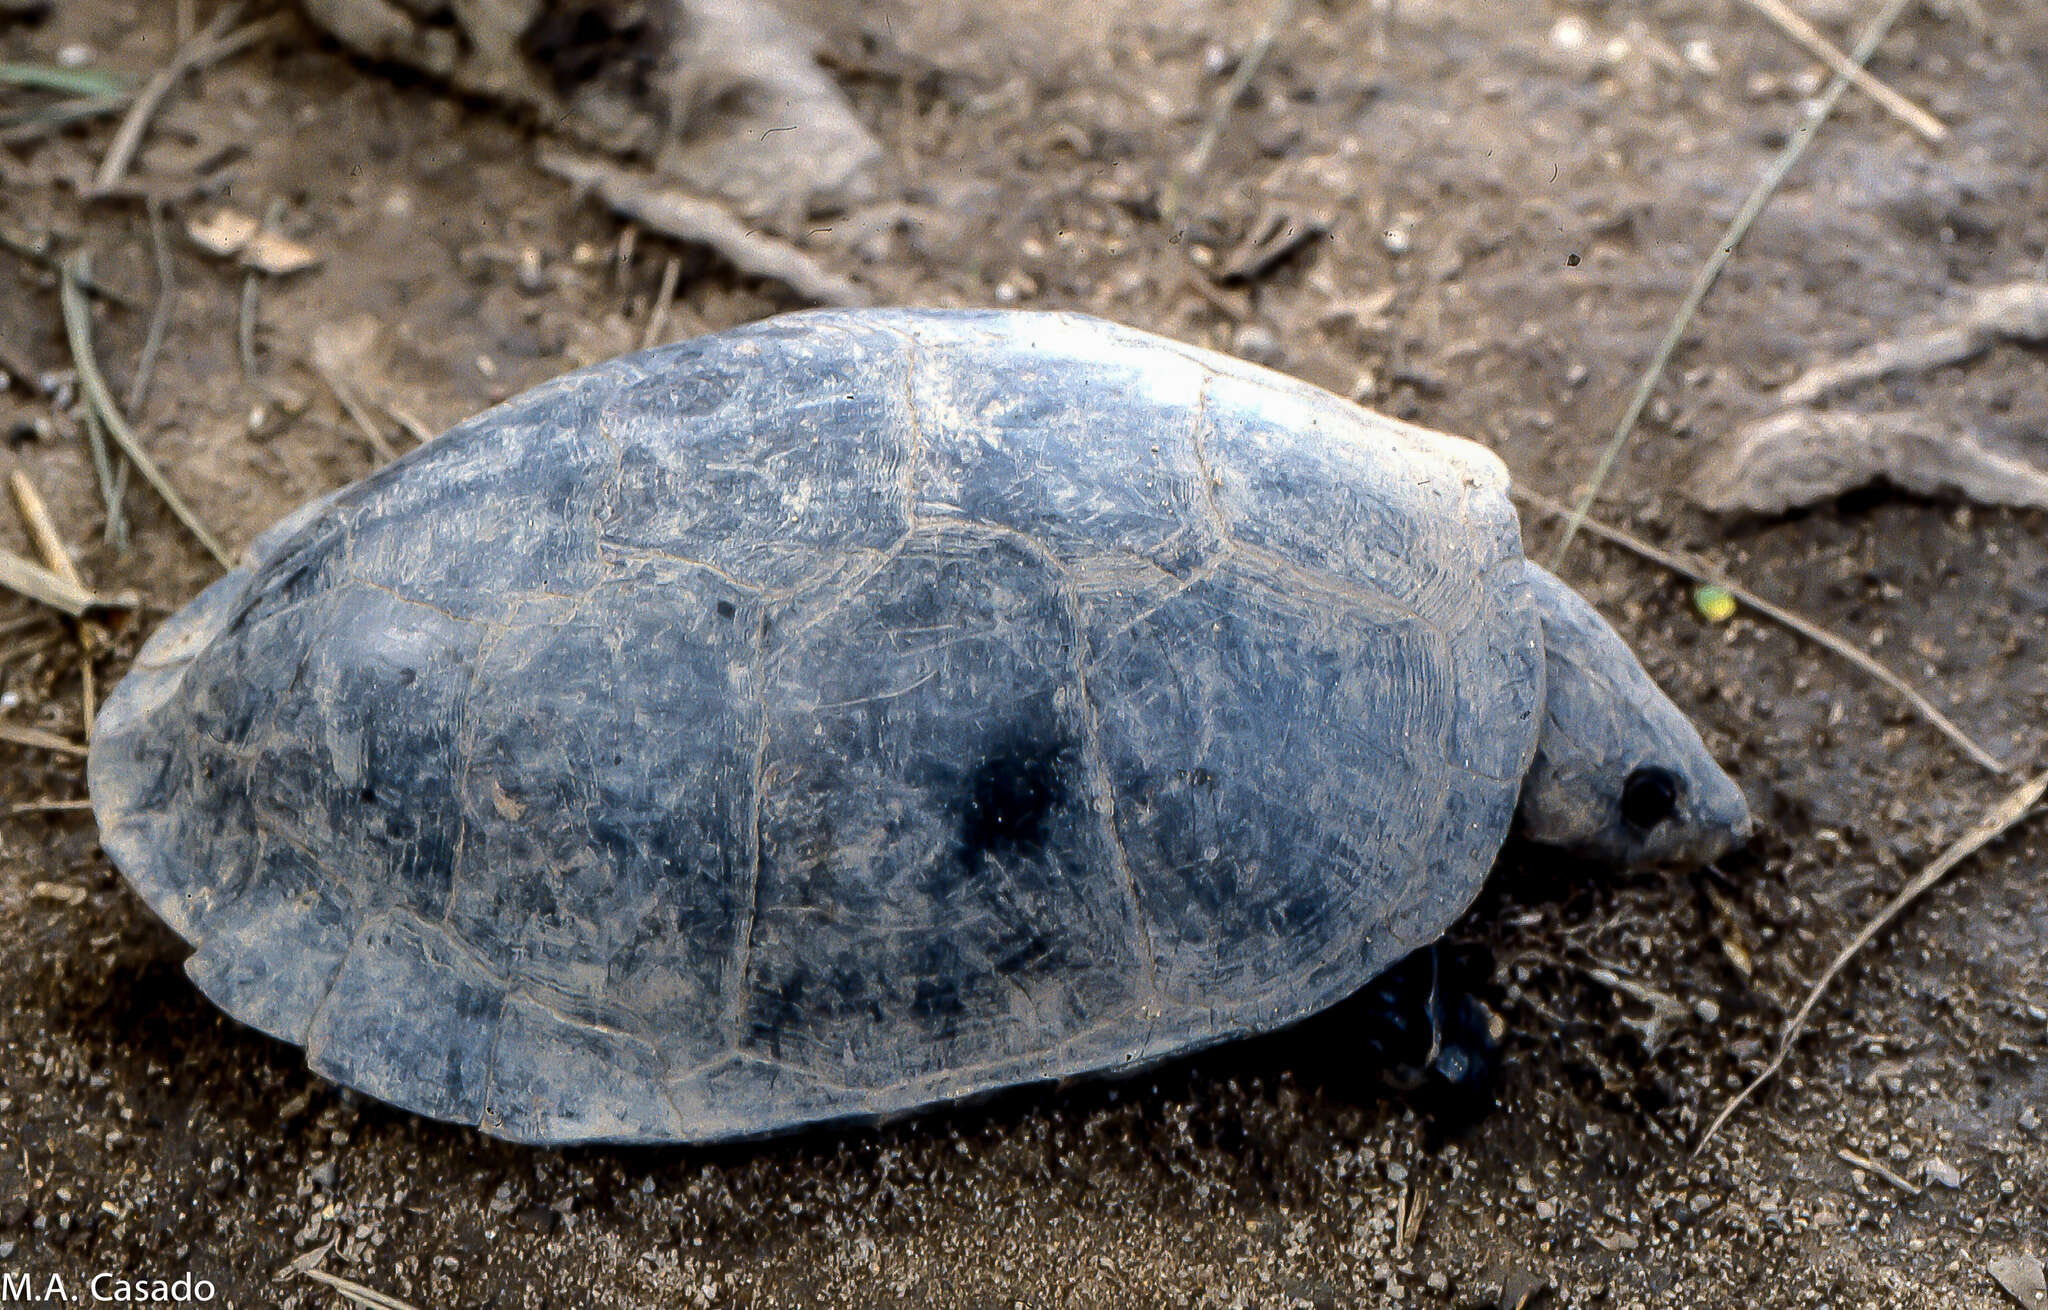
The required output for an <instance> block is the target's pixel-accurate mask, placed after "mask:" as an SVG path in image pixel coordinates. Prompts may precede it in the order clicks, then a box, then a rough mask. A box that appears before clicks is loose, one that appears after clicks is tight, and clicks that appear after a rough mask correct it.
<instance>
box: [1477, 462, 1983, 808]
mask: <svg viewBox="0 0 2048 1310" xmlns="http://www.w3.org/2000/svg"><path fill="white" fill-rule="evenodd" d="M1514 496H1515V498H1516V499H1517V500H1520V501H1523V502H1525V503H1527V504H1529V505H1531V506H1533V507H1535V508H1536V509H1539V510H1541V511H1543V512H1544V513H1545V514H1549V515H1552V516H1554V517H1557V518H1563V517H1565V516H1567V515H1570V514H1572V513H1573V512H1574V511H1573V510H1571V509H1570V508H1569V507H1567V506H1565V505H1564V504H1562V503H1560V502H1558V501H1555V500H1552V499H1551V498H1550V497H1548V496H1545V495H1542V494H1541V493H1539V492H1534V491H1529V490H1526V489H1525V488H1522V487H1516V488H1515V489H1514ZM1579 526H1580V527H1581V528H1582V529H1584V530H1585V531H1586V532H1587V533H1589V534H1590V535H1592V536H1595V537H1598V538H1600V539H1601V540H1602V541H1606V542H1609V543H1612V544H1613V545H1616V546H1620V547H1621V548H1622V549H1624V550H1627V551H1629V552H1631V553H1633V554H1636V555H1640V556H1642V557H1643V558H1644V559H1646V560H1649V561H1650V562H1651V563H1653V564H1661V565H1662V566H1664V567H1665V568H1667V569H1670V570H1671V571H1672V572H1673V573H1676V574H1679V575H1680V576H1682V577H1687V578H1691V579H1692V580H1693V581H1694V582H1699V583H1704V584H1706V585H1707V586H1710V587H1719V588H1720V589H1721V590H1723V591H1725V592H1727V593H1728V594H1729V595H1731V596H1733V597H1735V599H1736V600H1737V601H1739V602H1741V603H1742V604H1744V605H1747V606H1749V607H1750V608H1751V609H1753V610H1755V611H1756V612H1757V613H1759V614H1761V615H1763V616H1764V617H1765V618H1767V619H1770V620H1772V621H1773V622H1775V623H1778V624H1780V625H1782V626H1784V627H1786V628H1789V629H1791V630H1792V631H1793V632H1796V633H1798V634H1799V635H1800V636H1802V637H1804V638H1806V639H1807V640H1808V641H1811V642H1813V643H1815V644H1816V645H1819V646H1823V647H1826V648H1827V649H1828V650H1831V651H1833V652H1834V653H1835V654H1837V655H1839V656H1841V657H1842V658H1843V659H1845V660H1847V661H1849V662H1850V663H1851V664H1854V665H1855V666H1856V667H1857V668H1859V669H1861V670H1863V672H1865V673H1867V674H1869V675H1870V676H1871V677H1872V678H1874V679H1876V680H1877V681H1878V682H1881V683H1883V684H1884V685H1885V686H1887V687H1889V688H1891V689H1892V690H1893V691H1894V692H1896V693H1897V694H1898V695H1899V697H1900V698H1901V699H1903V700H1904V701H1905V702H1906V703H1907V704H1908V705H1911V706H1912V707H1913V709H1914V710H1915V711H1916V712H1918V713H1919V715H1920V717H1921V718H1923V719H1926V720H1927V722H1928V723H1930V724H1932V725H1933V726H1934V728H1935V729H1936V730H1937V731H1939V732H1940V733H1941V734H1942V735H1943V736H1945V737H1947V738H1948V739H1949V740H1950V741H1952V742H1954V743H1955V744H1956V747H1957V749H1959V750H1961V751H1962V752H1963V753H1964V754H1965V755H1968V756H1969V757H1970V758H1971V759H1973V760H1975V761H1976V762H1977V763H1978V764H1980V765H1982V766H1983V767H1984V768H1985V769H1986V770H1988V771H1989V772H1991V773H1995V774H2004V773H2006V772H2008V771H2009V770H2008V769H2007V766H2006V764H2005V761H2003V760H2001V759H1999V758H1998V757H1997V756H1996V755H1993V754H1992V753H1991V752H1990V751H1989V750H1986V749H1985V748H1984V747H1983V746H1981V745H1979V744H1978V742H1977V740H1976V739H1975V738H1974V737H1972V736H1970V734H1968V733H1967V732H1964V731H1963V730H1962V728H1961V727H1959V726H1958V725H1957V724H1956V722H1955V721H1954V720H1953V719H1951V718H1949V717H1948V715H1946V714H1944V713H1942V711H1941V709H1940V707H1938V706H1936V705H1935V703H1934V702H1933V701H1930V700H1928V699H1927V697H1925V696H1923V695H1922V694H1921V693H1920V692H1919V690H1918V689H1917V688H1915V687H1914V686H1913V684H1912V683H1910V682H1907V681H1906V680H1905V679H1904V678H1902V677H1900V676H1899V675H1898V674H1896V673H1894V672H1892V670H1891V669H1890V668H1888V667H1887V666H1885V665H1883V664H1880V663H1879V662H1878V661H1877V660H1875V659H1873V658H1871V657H1870V656H1868V655H1866V654H1864V653H1863V652H1862V651H1861V650H1859V649H1857V647H1856V646H1855V645H1854V644H1852V643H1851V642H1849V641H1848V640H1847V639H1846V638H1843V637H1839V636H1836V635H1835V634H1834V633H1832V632H1829V631H1828V630H1827V629H1826V628H1823V627H1821V626H1820V625H1819V624H1818V623H1815V622H1814V621H1813V620H1811V619H1808V618H1805V617H1804V616H1802V615H1800V614H1797V613H1795V612H1793V611H1792V610H1788V609H1786V608H1785V607H1784V606H1782V605H1778V604H1775V603H1773V602H1771V601H1768V600H1765V599H1764V598H1763V597H1762V596H1759V595H1757V594H1756V593H1755V592H1753V591H1751V590H1750V589H1749V588H1747V587H1745V586H1743V585H1742V584H1741V583H1739V582H1736V581H1734V580H1733V579H1731V578H1729V577H1727V576H1726V575H1725V574H1723V573H1721V572H1719V571H1718V570H1716V569H1713V568H1711V567H1709V566H1708V565H1707V564H1706V563H1704V562H1703V561H1701V560H1696V559H1692V558H1690V557H1688V556H1685V555H1680V554H1677V553H1675V552H1672V551H1668V550H1662V549H1659V548H1658V547H1656V546H1652V545H1651V544H1650V543H1649V542H1647V541H1644V540H1643V539H1642V538H1641V537H1638V536H1636V535H1634V534H1633V533H1629V532H1624V531H1622V530H1621V529H1620V528H1617V527H1613V526H1611V525H1609V524H1606V523H1602V522H1600V521H1599V520H1598V519H1590V518H1588V519H1581V520H1580V525H1579Z"/></svg>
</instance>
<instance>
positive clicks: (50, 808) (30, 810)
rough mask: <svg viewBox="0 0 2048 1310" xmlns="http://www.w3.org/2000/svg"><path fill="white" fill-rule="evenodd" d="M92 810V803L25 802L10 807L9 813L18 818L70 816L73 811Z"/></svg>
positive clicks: (8, 808)
mask: <svg viewBox="0 0 2048 1310" xmlns="http://www.w3.org/2000/svg"><path fill="white" fill-rule="evenodd" d="M91 808H92V802H91V801H23V802H21V803H20V804H19V805H10V806H8V807H7V813H8V814H9V815H10V816H12V817H16V818H18V817H20V816H21V815H24V814H68V813H70V812H71V811H73V810H89V809H91Z"/></svg>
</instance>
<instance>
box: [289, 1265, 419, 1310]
mask: <svg viewBox="0 0 2048 1310" xmlns="http://www.w3.org/2000/svg"><path fill="white" fill-rule="evenodd" d="M299 1272H300V1273H301V1274H302V1275H304V1276H305V1277H307V1278H310V1279H312V1280H313V1281H314V1282H316V1283H325V1284H327V1286H329V1287H331V1288H333V1289H334V1290H335V1291H337V1292H339V1293H341V1294H342V1295H343V1296H344V1297H346V1298H348V1299H349V1300H350V1301H353V1302H354V1303H355V1304H357V1305H360V1306H368V1307H369V1310H418V1308H417V1307H416V1306H414V1305H413V1304H412V1303H411V1302H409V1301H401V1300H399V1299H398V1298H397V1297H395V1296H386V1295H385V1294H384V1293H382V1292H380V1291H378V1290H377V1289H376V1288H374V1287H365V1286H363V1285H362V1284H361V1283H358V1282H356V1281H354V1280H353V1279H348V1278H343V1277H342V1276H341V1275H340V1274H330V1273H328V1272H327V1271H326V1270H324V1269H301V1270H300V1271H299Z"/></svg>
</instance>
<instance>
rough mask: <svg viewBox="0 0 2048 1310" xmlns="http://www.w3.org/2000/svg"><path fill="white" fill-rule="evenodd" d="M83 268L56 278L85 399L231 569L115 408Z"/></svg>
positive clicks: (69, 264)
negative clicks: (97, 350)
mask: <svg viewBox="0 0 2048 1310" xmlns="http://www.w3.org/2000/svg"><path fill="white" fill-rule="evenodd" d="M82 271H83V258H82V257H74V258H72V259H70V260H67V261H65V264H64V276H63V277H62V278H61V279H60V280H59V281H58V298H59V301H60V303H61V307H62V309H63V312H64V332H65V335H66V336H67V337H68V338H69V339H70V342H71V360H72V364H73V365H74V366H75V367H76V368H77V370H78V385H79V387H80V389H82V390H83V391H84V393H85V398H86V403H87V404H89V405H90V406H92V408H93V409H94V410H95V411H96V412H97V413H98V414H99V417H100V421H101V422H102V423H104V424H106V426H107V434H108V435H109V436H111V437H112V438H113V439H114V444H115V445H117V446H119V447H120V448H121V453H122V454H124V455H126V456H127V457H128V458H129V460H130V461H132V462H133V463H134V465H135V467H136V469H137V470H138V471H139V472H140V473H141V474H142V477H143V480H144V481H146V482H148V483H149V485H150V486H152V487H154V488H155V489H156V493H157V494H158V495H159V496H162V497H163V500H164V504H166V505H168V506H170V510H171V513H173V514H175V515H177V517H178V521H179V522H180V523H183V524H184V525H185V528H186V530H187V531H189V532H190V533H191V534H192V535H193V536H194V537H195V538H197V539H198V541H199V544H200V545H202V546H204V547H206V551H207V553H208V554H210V555H212V556H213V557H214V559H215V560H217V561H219V563H220V566H221V567H222V568H224V569H232V568H233V567H235V562H234V557H233V556H231V555H229V554H228V549H227V547H226V546H223V545H222V544H221V543H220V539H219V538H217V537H215V536H214V535H213V533H212V532H210V531H208V530H207V527H206V524H205V523H203V522H201V521H200V518H199V515H198V514H196V513H194V512H193V510H192V507H191V506H189V505H187V504H186V503H185V498H184V497H183V496H180V495H179V494H178V491H177V488H175V487H173V486H172V485H171V483H170V480H169V479H168V478H166V477H165V476H164V472H163V470H162V469H160V468H158V467H157V465H156V461H155V460H153V459H151V458H150V457H149V452H148V451H146V450H144V449H143V448H142V442H141V441H140V440H139V439H138V438H137V437H136V435H135V432H134V430H133V429H131V428H130V427H129V426H128V420H127V419H125V418H123V417H121V411H120V409H119V408H117V407H116V406H115V404H114V396H113V392H112V391H111V390H110V389H109V388H108V387H107V379H106V377H105V376H104V375H103V374H101V372H100V365H99V360H98V359H96V358H95V357H94V356H93V353H92V315H91V311H90V310H88V309H87V308H86V304H85V296H84V282H83V280H82V279H81V278H79V277H77V276H74V274H75V273H79V272H82Z"/></svg>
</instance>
